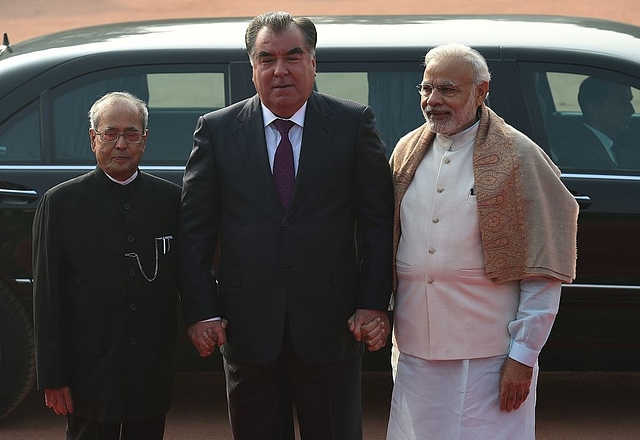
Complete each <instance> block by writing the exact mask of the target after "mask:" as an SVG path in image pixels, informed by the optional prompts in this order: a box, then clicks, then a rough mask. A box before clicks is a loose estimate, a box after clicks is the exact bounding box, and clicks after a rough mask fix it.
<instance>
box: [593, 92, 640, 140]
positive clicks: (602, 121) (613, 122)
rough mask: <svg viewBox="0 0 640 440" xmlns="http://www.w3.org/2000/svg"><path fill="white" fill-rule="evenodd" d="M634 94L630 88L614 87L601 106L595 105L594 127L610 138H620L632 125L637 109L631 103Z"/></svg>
mask: <svg viewBox="0 0 640 440" xmlns="http://www.w3.org/2000/svg"><path fill="white" fill-rule="evenodd" d="M632 100H633V94H632V93H631V88H630V87H629V86H623V85H620V86H616V87H612V89H611V92H610V93H609V96H607V98H606V99H604V100H603V101H602V102H601V103H600V105H594V106H593V108H594V115H593V118H594V126H595V127H596V128H597V129H598V130H600V131H602V132H603V133H605V134H606V135H607V136H609V137H610V138H611V139H614V140H615V139H616V138H618V137H619V136H620V135H621V134H622V133H624V132H625V131H626V130H627V129H628V128H629V125H630V124H631V116H632V115H633V114H634V113H635V109H634V107H633V104H632V103H631V101H632Z"/></svg>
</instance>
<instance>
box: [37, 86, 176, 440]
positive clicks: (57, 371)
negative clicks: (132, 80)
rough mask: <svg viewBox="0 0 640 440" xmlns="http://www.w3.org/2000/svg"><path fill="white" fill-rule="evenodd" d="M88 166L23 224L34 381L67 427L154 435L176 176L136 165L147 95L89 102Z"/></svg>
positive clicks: (166, 335) (87, 433)
mask: <svg viewBox="0 0 640 440" xmlns="http://www.w3.org/2000/svg"><path fill="white" fill-rule="evenodd" d="M89 119H90V123H91V128H90V129H89V137H90V141H91V149H92V150H93V152H94V153H95V155H96V159H97V162H98V166H97V167H96V169H95V170H94V171H92V172H90V173H88V174H85V175H83V176H80V177H77V178H75V179H72V180H70V181H67V182H64V183H62V184H60V185H58V186H56V187H54V188H52V189H51V190H49V191H47V193H45V195H44V196H43V197H42V200H41V201H40V203H39V204H38V208H37V210H36V214H35V219H34V224H33V250H34V260H33V263H34V267H33V272H34V315H35V343H36V363H37V373H38V387H39V388H40V389H44V392H45V402H46V404H47V406H49V407H50V408H52V409H53V410H54V411H55V412H56V413H57V414H64V415H66V416H67V439H77V440H95V439H100V440H118V439H122V440H124V439H136V440H141V439H142V440H160V439H162V437H163V434H164V425H165V414H166V412H167V411H168V410H169V405H170V401H171V395H172V392H173V390H172V388H173V362H174V351H175V342H176V321H177V300H178V291H177V286H178V257H177V249H176V246H175V244H176V243H175V238H176V237H177V232H178V212H179V208H180V187H179V186H178V185H175V184H173V183H171V182H167V181H165V180H162V179H159V178H157V177H154V176H152V175H150V174H146V173H143V172H141V171H140V170H139V169H138V163H139V162H140V159H141V157H142V154H143V152H144V150H145V147H146V141H147V121H148V112H147V107H146V104H145V103H144V102H143V101H141V100H140V99H138V98H136V97H135V96H133V95H131V94H129V93H126V92H112V93H108V94H106V95H105V96H104V97H102V98H100V99H99V100H98V101H96V102H95V103H94V104H93V106H92V107H91V110H90V111H89Z"/></svg>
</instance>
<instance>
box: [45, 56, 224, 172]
mask: <svg viewBox="0 0 640 440" xmlns="http://www.w3.org/2000/svg"><path fill="white" fill-rule="evenodd" d="M109 91H128V92H131V93H133V94H134V95H136V96H137V97H139V98H140V99H142V100H144V101H146V102H147V103H148V107H149V138H148V141H147V148H146V150H145V154H144V157H143V160H142V164H149V163H167V164H178V165H182V164H184V163H185V162H186V160H187V157H188V155H189V151H190V150H191V145H192V135H193V129H194V127H195V123H196V120H197V118H198V116H200V115H202V114H204V113H206V112H207V111H210V110H212V109H216V108H221V107H224V105H225V103H226V101H227V92H226V88H225V80H224V74H223V73H222V72H149V71H140V70H139V69H136V70H134V69H111V70H107V71H102V72H99V73H93V74H90V75H85V76H83V77H81V78H76V79H74V80H72V81H70V82H68V83H66V84H64V85H62V86H60V87H58V88H56V89H54V90H52V93H51V95H52V121H53V124H52V126H53V130H52V132H53V145H54V153H53V160H54V162H56V163H87V162H90V163H93V162H94V161H95V156H94V153H93V152H92V151H91V148H90V145H89V135H88V128H89V122H88V116H87V112H88V111H89V108H90V107H91V105H92V104H93V102H95V100H96V99H98V98H99V97H100V96H102V95H104V94H105V93H107V92H109Z"/></svg>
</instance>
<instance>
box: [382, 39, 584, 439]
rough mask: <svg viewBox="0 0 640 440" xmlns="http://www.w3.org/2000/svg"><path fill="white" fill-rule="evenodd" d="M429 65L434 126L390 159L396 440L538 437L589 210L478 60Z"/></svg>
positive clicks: (424, 90)
mask: <svg viewBox="0 0 640 440" xmlns="http://www.w3.org/2000/svg"><path fill="white" fill-rule="evenodd" d="M472 63H474V64H475V66H476V68H475V70H474V68H473V67H472ZM425 66H426V69H425V74H424V79H423V82H422V84H421V87H420V88H421V90H420V91H421V95H422V99H421V106H422V108H423V112H424V113H425V118H426V120H427V122H426V124H424V125H423V126H422V127H420V128H418V129H417V130H415V131H413V132H411V133H409V134H408V135H407V136H405V137H404V138H403V139H401V140H400V142H399V143H398V146H397V147H396V150H395V151H394V155H393V157H392V160H391V164H392V168H393V174H394V183H395V190H396V218H395V227H396V231H395V232H396V234H395V242H394V244H395V248H394V249H395V254H394V256H395V267H396V280H397V283H396V292H395V304H394V312H395V320H394V321H395V323H394V340H393V342H394V361H393V367H394V378H395V384H394V391H393V399H392V407H391V415H390V421H389V429H388V437H387V438H388V439H392V440H395V439H438V440H458V439H486V440H499V439H505V440H507V439H508V440H512V439H518V440H526V439H533V438H534V437H535V389H536V381H537V370H538V369H537V357H538V354H539V353H540V350H541V349H542V347H543V345H544V343H545V342H546V340H547V337H548V335H549V332H550V331H551V327H552V325H553V321H554V319H555V315H556V313H557V311H558V305H559V300H560V289H561V283H562V282H571V280H572V279H573V277H574V273H575V233H576V229H575V228H576V220H577V204H576V203H575V200H573V198H572V196H571V195H570V194H569V192H568V191H567V190H566V189H565V188H564V186H563V185H562V183H561V182H560V179H559V171H558V170H557V168H556V167H555V165H553V163H552V162H551V160H550V159H549V158H548V157H547V156H546V154H544V152H543V151H542V150H541V149H540V148H538V147H537V146H536V145H535V144H534V143H533V142H531V141H530V140H529V139H527V138H526V137H525V136H524V135H522V134H521V133H519V132H517V131H516V130H515V129H513V128H512V127H510V126H508V125H507V124H505V123H504V121H502V120H501V119H500V118H499V117H498V116H497V115H496V114H495V113H493V112H492V111H491V110H490V109H488V108H487V107H486V106H485V105H484V104H483V101H484V99H485V97H486V96H487V93H488V89H489V79H490V76H489V72H488V68H487V67H486V62H485V61H484V59H483V58H482V56H481V55H480V54H478V53H477V52H475V51H473V50H471V49H470V48H468V47H466V46H462V45H457V44H455V45H446V46H442V47H439V48H436V49H434V50H432V51H431V52H429V53H428V54H427V56H426V58H425ZM534 180H535V181H534ZM543 196H544V197H543ZM541 199H544V200H541Z"/></svg>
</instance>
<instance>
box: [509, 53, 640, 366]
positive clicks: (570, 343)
mask: <svg viewBox="0 0 640 440" xmlns="http://www.w3.org/2000/svg"><path fill="white" fill-rule="evenodd" d="M613 65H614V64H613V63H610V64H609V65H608V63H607V62H606V60H601V59H599V58H597V57H592V58H589V57H585V59H583V60H576V61H574V62H571V63H569V62H566V63H558V62H548V63H544V62H537V63H536V62H526V63H525V62H521V63H520V64H519V76H518V78H519V80H520V84H521V86H522V88H523V89H524V96H525V97H526V103H527V106H526V108H527V109H528V111H529V116H530V120H531V121H532V122H533V124H534V126H535V130H534V131H535V134H534V136H535V140H536V141H537V142H538V143H539V144H540V145H543V146H545V148H546V149H547V151H548V152H549V154H550V155H551V157H552V158H553V159H554V160H555V161H556V163H558V165H559V166H560V168H561V170H562V180H563V182H564V183H565V185H566V186H567V188H568V189H569V190H570V191H571V193H572V194H573V195H574V196H575V198H576V200H577V201H578V203H579V204H580V208H581V209H580V214H579V218H578V247H577V251H578V260H577V277H576V279H575V281H574V282H573V283H572V284H570V285H565V286H564V287H563V292H562V302H561V308H560V313H559V315H558V317H557V320H556V324H555V326H554V329H553V331H552V334H551V336H550V339H549V342H548V344H547V347H546V348H545V350H544V351H543V360H544V361H546V362H547V363H548V365H550V366H552V367H553V366H554V365H562V367H563V368H565V369H566V368H574V369H605V370H606V369H617V370H621V369H633V368H637V365H638V362H639V361H640V356H639V355H638V353H639V352H640V350H638V349H639V348H640V342H639V340H638V335H639V334H640V320H638V314H639V313H640V253H639V249H640V198H639V197H638V194H639V193H640V160H638V157H640V66H637V65H636V66H635V67H634V68H632V69H625V71H624V72H622V71H618V70H615V69H614V67H612V66H613ZM587 78H591V79H590V80H589V81H592V80H593V79H597V81H598V83H599V84H601V85H602V84H605V83H607V84H609V83H611V84H615V86H616V87H617V88H618V89H620V90H623V91H624V92H623V93H622V95H623V96H624V97H623V98H622V99H621V102H619V103H618V104H617V105H618V107H619V108H620V109H621V110H619V111H618V110H614V109H612V108H609V109H606V110H605V111H603V112H601V116H598V118H601V119H604V118H605V116H604V115H607V116H606V117H607V118H610V117H613V116H616V115H615V114H616V113H617V114H618V119H621V118H622V119H625V121H623V125H624V126H625V127H626V128H621V129H620V133H621V134H610V136H611V137H612V138H616V139H615V142H614V143H616V144H621V145H624V148H625V149H626V150H625V152H624V154H625V155H624V156H622V157H625V158H629V159H628V161H626V162H624V163H623V162H622V161H619V163H618V164H614V165H611V164H610V163H609V159H610V158H611V157H612V153H611V154H609V153H608V150H607V148H606V147H605V145H607V143H608V142H609V141H607V139H608V137H607V136H606V135H604V133H617V130H614V129H613V128H611V129H609V128H602V130H603V132H600V131H599V130H594V128H593V127H591V126H589V127H591V128H589V127H587V126H585V121H589V118H591V119H593V116H590V114H589V112H590V111H589V110H586V106H587V105H588V104H585V101H587V99H586V98H585V96H587V95H586V94H585V90H588V89H587V88H586V87H585V86H582V87H583V90H582V92H581V91H580V90H581V84H583V82H584V81H585V80H586V79H587ZM588 93H590V94H591V95H595V94H598V93H599V91H598V90H597V89H591V91H590V92H588ZM581 95H582V96H581ZM603 96H604V95H603ZM594 101H595V102H598V106H600V107H602V106H603V105H604V103H605V101H606V100H605V98H604V97H600V98H599V99H596V100H594ZM581 105H582V106H583V107H585V109H583V108H581ZM592 123H593V125H600V126H602V127H605V126H606V125H605V124H604V122H603V123H602V124H599V123H597V122H592ZM587 125H589V124H587ZM584 130H588V131H587V132H586V134H584V133H585V132H584ZM592 135H593V136H592ZM594 139H595V142H596V143H595V144H594V145H596V146H598V148H599V149H601V150H597V151H596V150H592V149H591V147H590V145H591V140H594ZM611 142H613V139H612V140H611ZM609 146H610V144H609ZM618 159H620V157H619V158H618Z"/></svg>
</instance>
